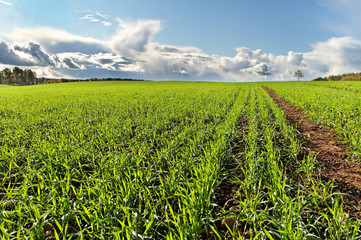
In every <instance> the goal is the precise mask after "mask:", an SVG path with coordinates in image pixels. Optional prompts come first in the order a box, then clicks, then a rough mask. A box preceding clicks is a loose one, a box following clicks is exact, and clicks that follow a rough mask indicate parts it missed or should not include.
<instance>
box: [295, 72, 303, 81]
mask: <svg viewBox="0 0 361 240" xmlns="http://www.w3.org/2000/svg"><path fill="white" fill-rule="evenodd" d="M293 76H294V77H296V78H297V80H298V81H300V78H303V73H302V72H301V70H299V69H298V70H297V71H295V74H294V75H293Z"/></svg>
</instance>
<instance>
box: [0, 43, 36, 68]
mask: <svg viewBox="0 0 361 240" xmlns="http://www.w3.org/2000/svg"><path fill="white" fill-rule="evenodd" d="M0 63H2V64H8V65H19V66H31V65H32V64H31V63H30V62H28V61H25V60H23V59H21V58H20V57H19V56H18V55H17V54H16V53H15V52H14V50H13V49H11V47H10V46H9V45H8V44H7V43H6V42H3V41H0Z"/></svg>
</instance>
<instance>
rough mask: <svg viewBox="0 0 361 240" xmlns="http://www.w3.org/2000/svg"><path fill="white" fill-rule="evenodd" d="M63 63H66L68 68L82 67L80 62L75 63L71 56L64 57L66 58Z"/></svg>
mask: <svg viewBox="0 0 361 240" xmlns="http://www.w3.org/2000/svg"><path fill="white" fill-rule="evenodd" d="M63 63H64V64H65V65H66V66H67V67H68V68H72V69H80V68H81V67H80V66H79V65H78V64H76V63H74V62H73V60H72V59H71V58H64V59H63Z"/></svg>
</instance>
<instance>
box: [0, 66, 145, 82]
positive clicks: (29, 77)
mask: <svg viewBox="0 0 361 240" xmlns="http://www.w3.org/2000/svg"><path fill="white" fill-rule="evenodd" d="M80 81H145V80H143V79H132V78H89V79H67V78H61V79H56V78H45V77H40V78H38V77H37V76H36V72H34V71H32V70H30V69H25V70H23V69H21V68H18V67H14V68H13V69H12V70H11V69H9V68H5V69H3V70H2V71H0V84H7V85H37V84H49V83H61V82H80Z"/></svg>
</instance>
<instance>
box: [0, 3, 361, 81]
mask: <svg viewBox="0 0 361 240" xmlns="http://www.w3.org/2000/svg"><path fill="white" fill-rule="evenodd" d="M359 9H361V1H360V0H298V1H290V0H273V1H270V0H197V1H194V0H182V1H175V0H154V1H149V0H119V1H115V0H113V1H111V0H0V23H1V24H0V69H3V68H6V67H8V68H13V67H15V66H18V67H20V68H23V69H25V68H26V69H32V70H34V71H36V73H37V75H38V76H39V77H54V78H94V77H96V78H108V77H111V78H136V79H147V80H206V81H239V82H242V81H260V80H261V81H264V80H266V81H268V80H277V81H278V80H295V79H296V78H295V77H294V76H293V75H294V72H295V71H296V70H298V69H300V70H301V71H302V72H303V74H304V79H305V80H309V79H313V78H316V77H320V76H321V77H324V76H328V75H335V74H342V73H349V72H360V71H361V15H360V14H359Z"/></svg>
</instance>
